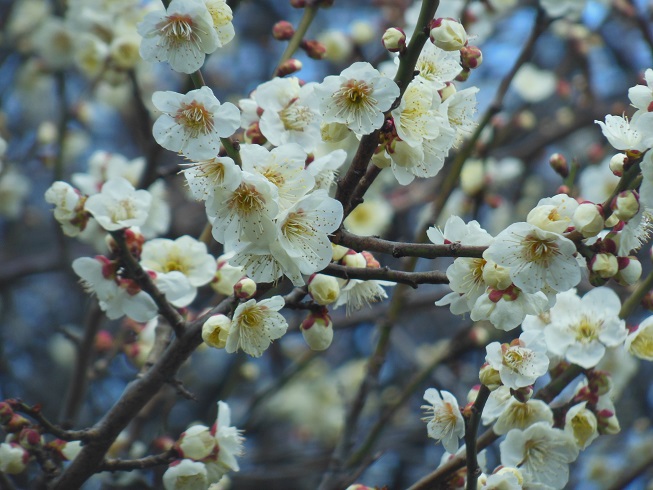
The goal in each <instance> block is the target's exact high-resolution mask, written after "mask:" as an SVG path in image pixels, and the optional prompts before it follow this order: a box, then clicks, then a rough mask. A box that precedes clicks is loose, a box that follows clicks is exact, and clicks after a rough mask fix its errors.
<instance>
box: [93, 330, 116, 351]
mask: <svg viewBox="0 0 653 490" xmlns="http://www.w3.org/2000/svg"><path fill="white" fill-rule="evenodd" d="M112 348H113V335H112V334H111V332H109V331H108V330H100V331H99V332H98V333H97V334H96V335H95V350H96V351H97V352H109V351H110V350H111V349H112Z"/></svg>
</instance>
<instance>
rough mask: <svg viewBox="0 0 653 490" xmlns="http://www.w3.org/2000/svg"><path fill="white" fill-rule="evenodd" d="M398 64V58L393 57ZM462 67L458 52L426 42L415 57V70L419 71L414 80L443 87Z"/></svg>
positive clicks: (438, 88) (436, 88) (436, 87)
mask: <svg viewBox="0 0 653 490" xmlns="http://www.w3.org/2000/svg"><path fill="white" fill-rule="evenodd" d="M395 63H396V64H397V65H398V64H399V58H398V57H397V58H395ZM462 69H463V67H462V66H461V65H460V53H459V52H457V51H445V50H443V49H441V48H438V47H437V46H436V45H435V44H432V43H426V44H425V45H424V48H423V49H422V52H421V53H420V55H419V58H418V59H417V64H416V65H415V71H417V72H419V73H418V74H417V76H416V77H415V78H416V80H419V81H422V82H424V83H427V84H430V85H431V86H432V87H433V88H435V90H441V89H443V88H444V87H445V86H446V84H447V82H451V81H452V80H453V79H454V78H456V77H457V76H458V75H459V74H460V72H461V71H462Z"/></svg>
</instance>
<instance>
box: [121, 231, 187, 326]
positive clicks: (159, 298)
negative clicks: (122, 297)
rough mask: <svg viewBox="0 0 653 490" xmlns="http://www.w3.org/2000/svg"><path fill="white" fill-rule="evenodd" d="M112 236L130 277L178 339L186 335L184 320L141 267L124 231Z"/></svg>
mask: <svg viewBox="0 0 653 490" xmlns="http://www.w3.org/2000/svg"><path fill="white" fill-rule="evenodd" d="M111 236H112V237H113V238H114V240H116V243H117V244H118V250H119V251H120V260H121V262H122V264H123V265H124V266H125V269H126V270H127V273H128V274H129V277H130V278H131V279H133V280H134V281H136V284H138V285H139V286H140V288H141V289H142V290H143V291H145V292H146V293H147V294H149V295H150V296H151V297H152V299H153V300H154V302H155V303H156V305H157V307H158V308H159V313H161V314H162V315H163V316H164V317H165V319H166V320H167V321H168V322H169V323H170V326H171V327H172V329H173V330H174V331H175V334H176V335H177V337H181V336H182V335H184V332H185V330H186V325H185V322H184V319H183V318H182V317H181V315H180V314H179V312H178V311H177V310H176V309H175V308H174V307H173V306H172V305H171V304H170V303H168V300H167V299H166V297H165V295H164V294H163V293H162V292H161V291H159V288H157V287H156V285H155V284H154V282H153V281H152V278H151V277H150V276H149V274H148V273H147V272H145V271H144V270H143V268H142V267H141V265H140V264H139V263H138V261H137V260H136V259H135V258H134V256H133V255H132V254H131V252H130V251H129V247H128V246H127V242H126V240H125V232H124V230H118V231H114V232H111Z"/></svg>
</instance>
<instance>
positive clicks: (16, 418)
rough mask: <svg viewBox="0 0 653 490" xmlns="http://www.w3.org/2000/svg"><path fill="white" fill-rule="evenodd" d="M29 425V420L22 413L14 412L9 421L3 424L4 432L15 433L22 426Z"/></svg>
mask: <svg viewBox="0 0 653 490" xmlns="http://www.w3.org/2000/svg"><path fill="white" fill-rule="evenodd" d="M29 425H30V423H29V420H27V419H26V418H25V417H23V416H22V415H19V414H17V413H14V414H13V415H12V416H11V419H10V420H9V422H7V423H6V424H5V426H4V429H5V431H6V432H11V433H15V432H20V431H21V430H22V429H23V428H24V427H28V426H29Z"/></svg>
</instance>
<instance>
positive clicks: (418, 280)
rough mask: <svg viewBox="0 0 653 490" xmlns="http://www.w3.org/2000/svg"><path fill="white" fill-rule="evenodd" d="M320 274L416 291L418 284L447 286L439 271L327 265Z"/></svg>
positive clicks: (443, 275)
mask: <svg viewBox="0 0 653 490" xmlns="http://www.w3.org/2000/svg"><path fill="white" fill-rule="evenodd" d="M321 273H322V274H327V275H330V276H335V277H339V278H341V279H362V280H364V281H369V280H381V281H392V282H398V283H401V284H407V285H408V286H410V287H411V288H413V289H416V288H417V286H418V285H419V284H449V279H448V278H447V275H446V274H445V273H444V272H441V271H429V272H405V271H397V270H393V269H388V268H387V267H378V268H373V267H347V266H344V265H339V264H329V265H328V266H327V267H326V268H325V269H324V270H322V271H321Z"/></svg>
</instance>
